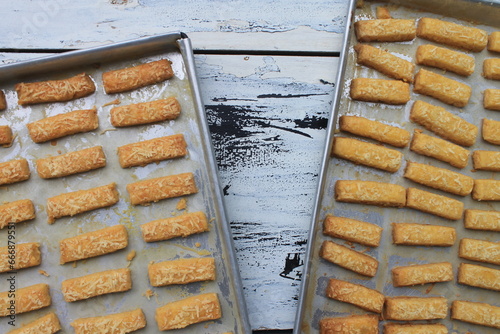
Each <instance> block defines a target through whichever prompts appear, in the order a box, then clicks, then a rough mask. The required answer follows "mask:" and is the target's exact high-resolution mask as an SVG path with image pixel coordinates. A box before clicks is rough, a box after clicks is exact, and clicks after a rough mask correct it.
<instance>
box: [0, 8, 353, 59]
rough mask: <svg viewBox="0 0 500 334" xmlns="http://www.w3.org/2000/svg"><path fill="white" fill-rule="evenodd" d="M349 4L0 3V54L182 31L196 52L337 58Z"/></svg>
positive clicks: (68, 46)
mask: <svg viewBox="0 0 500 334" xmlns="http://www.w3.org/2000/svg"><path fill="white" fill-rule="evenodd" d="M346 10H347V1H346V0H329V1H325V0H304V1H288V0H276V1H245V0H233V1H230V0H214V1H205V0H191V1H162V0H141V1H139V0H106V1H104V0H91V1H69V0H33V1H14V2H12V1H3V5H2V6H0V17H2V26H3V27H4V28H5V27H6V29H4V31H3V33H2V34H0V49H1V48H21V49H24V48H28V49H30V48H41V49H65V48H83V47H90V46H96V45H102V44H107V43H111V42H118V41H123V40H129V39H133V38H138V37H144V36H151V35H155V34H162V33H166V32H171V31H183V32H185V33H187V34H188V35H189V36H190V37H191V39H192V40H193V46H194V48H195V49H199V50H272V51H275V50H280V51H318V52H323V51H326V52H337V51H339V50H340V47H341V45H340V44H341V35H342V34H343V29H344V25H345V14H346Z"/></svg>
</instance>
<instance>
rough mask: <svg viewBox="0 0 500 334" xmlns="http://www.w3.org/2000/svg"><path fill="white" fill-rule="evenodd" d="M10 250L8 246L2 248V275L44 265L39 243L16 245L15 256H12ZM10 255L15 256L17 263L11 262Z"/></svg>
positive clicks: (0, 258) (0, 271) (0, 262)
mask: <svg viewBox="0 0 500 334" xmlns="http://www.w3.org/2000/svg"><path fill="white" fill-rule="evenodd" d="M9 250H10V249H9V247H8V246H5V247H0V273H4V272H7V271H16V270H19V269H24V268H29V267H34V266H38V265H39V264H40V263H42V256H41V253H40V244H39V243H38V242H27V243H23V244H16V248H15V254H11V253H10V252H9ZM9 254H11V255H14V256H15V259H14V260H15V261H10V262H9V260H10V259H11V258H9Z"/></svg>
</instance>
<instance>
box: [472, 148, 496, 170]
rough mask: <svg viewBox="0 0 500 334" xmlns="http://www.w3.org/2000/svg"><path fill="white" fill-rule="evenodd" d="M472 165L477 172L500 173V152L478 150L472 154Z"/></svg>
mask: <svg viewBox="0 0 500 334" xmlns="http://www.w3.org/2000/svg"><path fill="white" fill-rule="evenodd" d="M472 164H473V166H474V169H475V170H489V171H492V172H500V152H497V151H483V150H478V151H474V152H472Z"/></svg>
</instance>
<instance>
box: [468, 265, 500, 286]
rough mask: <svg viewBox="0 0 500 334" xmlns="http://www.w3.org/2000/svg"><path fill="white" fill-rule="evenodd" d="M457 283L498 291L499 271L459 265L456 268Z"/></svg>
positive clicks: (499, 283) (499, 284)
mask: <svg viewBox="0 0 500 334" xmlns="http://www.w3.org/2000/svg"><path fill="white" fill-rule="evenodd" d="M458 283H461V284H465V285H470V286H475V287H478V288H483V289H490V290H495V291H500V270H498V269H493V268H489V267H485V266H478V265H475V264H469V263H461V264H460V267H459V268H458Z"/></svg>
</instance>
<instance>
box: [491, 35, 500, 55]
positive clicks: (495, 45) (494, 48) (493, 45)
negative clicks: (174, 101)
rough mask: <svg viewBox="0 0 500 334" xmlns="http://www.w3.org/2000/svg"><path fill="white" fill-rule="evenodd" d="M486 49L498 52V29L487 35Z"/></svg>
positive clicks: (499, 44)
mask: <svg viewBox="0 0 500 334" xmlns="http://www.w3.org/2000/svg"><path fill="white" fill-rule="evenodd" d="M488 51H493V52H500V31H494V32H492V33H491V34H490V36H489V37H488Z"/></svg>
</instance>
